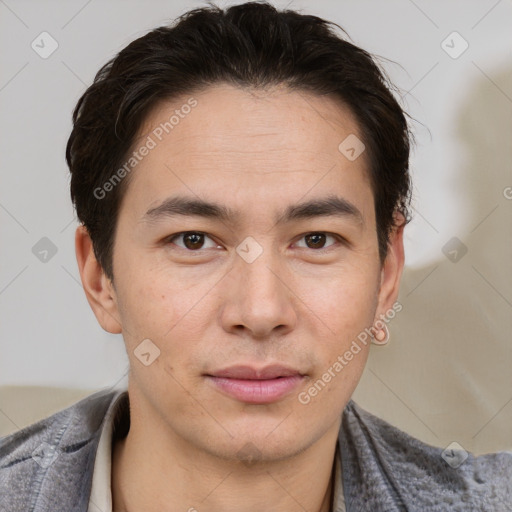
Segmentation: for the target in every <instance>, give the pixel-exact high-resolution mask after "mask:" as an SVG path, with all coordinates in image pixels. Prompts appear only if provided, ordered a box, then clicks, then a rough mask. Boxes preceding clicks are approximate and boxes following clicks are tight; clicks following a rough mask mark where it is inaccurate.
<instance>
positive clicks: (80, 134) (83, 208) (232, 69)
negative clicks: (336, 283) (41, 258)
mask: <svg viewBox="0 0 512 512" xmlns="http://www.w3.org/2000/svg"><path fill="white" fill-rule="evenodd" d="M337 29H340V30H341V32H342V33H343V34H345V35H346V32H345V31H344V30H343V29H342V28H341V27H340V26H339V25H337V24H336V23H333V22H329V21H326V20H323V19H321V18H319V17H316V16H312V15H304V14H299V13H298V12H296V11H292V10H283V11H279V10H277V9H276V8H275V7H273V6H272V5H270V4H268V3H267V2H247V3H243V4H240V5H234V6H231V7H229V8H227V9H225V10H223V9H221V8H219V7H217V6H215V5H211V4H210V5H208V6H207V7H202V8H198V9H194V10H191V11H189V12H187V13H185V14H183V15H182V16H180V17H179V18H178V19H177V20H175V22H174V23H172V24H171V25H168V26H162V27H159V28H156V29H154V30H152V31H150V32H149V33H147V34H146V35H144V36H143V37H140V38H139V39H136V40H135V41H133V42H131V43H130V44H129V45H128V46H126V47H125V48H124V49H123V50H122V51H120V52H119V53H118V55H116V56H115V57H114V58H113V59H111V60H110V61H108V62H107V63H106V64H105V65H104V66H103V67H102V68H101V69H100V70H99V71H98V73H97V75H96V77H95V79H94V82H93V84H92V85H91V86H90V87H89V88H88V89H87V90H86V91H85V93H84V94H83V95H82V97H81V98H80V99H79V101H78V103H77V105H76V108H75V110H74V112H73V130H72V132H71V135H70V137H69V140H68V143H67V146H66V161H67V163H68V166H69V169H70V172H71V199H72V201H73V204H74V205H75V208H76V212H77V216H78V219H79V221H80V222H81V223H82V224H83V225H84V226H85V227H86V228H87V230H88V232H89V235H90V237H91V239H92V242H93V247H94V252H95V255H96V258H97V260H98V261H99V263H100V265H101V266H102V268H103V270H104V272H105V274H106V275H107V276H108V277H109V278H110V279H111V280H112V281H113V278H114V274H113V266H112V265H113V262H112V256H113V245H114V237H115V233H116V224H117V217H118V212H119V208H120V205H121V201H122V198H123V197H124V194H125V192H126V187H127V186H128V183H129V179H126V178H125V179H123V180H121V181H120V183H119V184H118V185H117V186H115V187H112V190H111V191H109V193H108V194H105V196H104V197H102V196H100V197H98V193H97V192H95V191H97V190H98V189H100V188H101V187H102V186H103V185H104V184H105V183H106V182H108V180H109V179H110V178H111V177H112V176H113V174H114V173H115V171H116V170H117V169H119V167H120V166H121V165H123V162H125V160H126V158H127V156H128V155H129V154H130V151H131V149H132V146H133V144H134V141H135V137H136V136H137V133H138V131H139V130H140V128H141V125H142V124H143V122H144V120H145V119H146V117H147V116H148V114H149V112H150V110H151V109H152V108H153V107H155V105H157V104H158V103H159V102H160V101H162V100H172V99H174V98H176V97H178V96H181V95H183V94H190V93H192V92H193V91H198V90H203V89H205V88H207V87H208V86H211V85H214V84H218V83H221V82H224V83H226V82H227V83H230V84H233V85H236V86H239V87H242V88H244V87H245V88H249V87H251V88H253V87H260V88H264V87H266V86H272V85H280V84H284V85H286V86H288V87H289V88H290V89H292V90H298V91H304V92H310V93H313V94H316V95H331V96H333V97H335V98H337V99H339V100H340V101H341V102H342V103H343V104H344V105H346V106H348V107H349V108H350V110H351V112H352V113H353V114H354V115H355V117H356V119H357V121H358V124H359V127H360V131H361V136H362V139H363V143H364V144H365V146H366V152H367V153H366V156H367V158H368V161H369V163H370V165H369V167H370V168H369V169H368V172H369V177H370V182H371V186H372V191H373V195H374V205H375V215H376V223H377V237H378V245H379V257H380V261H381V263H382V262H383V261H384V259H385V257H386V254H387V248H388V241H389V234H390V232H391V230H392V229H393V228H394V227H395V226H396V219H395V217H394V214H395V211H399V212H400V213H402V215H403V216H404V217H405V222H406V223H407V222H409V221H410V212H409V205H410V199H411V181H410V175H409V151H410V142H411V141H412V135H411V132H410V130H409V127H408V123H407V120H406V115H407V114H406V113H405V112H404V111H403V110H402V108H401V107H400V105H399V103H398V102H397V100H396V99H395V97H394V95H393V92H396V91H397V89H396V87H394V86H393V84H392V83H391V82H390V80H389V78H388V77H387V75H386V73H385V72H384V71H383V70H382V69H381V67H380V66H379V64H378V63H377V61H376V59H375V57H373V56H372V55H370V54H369V53H368V52H366V51H365V50H363V49H361V48H359V47H357V46H355V45H354V44H352V43H350V42H348V41H347V40H346V39H345V38H343V37H341V36H340V35H338V34H337ZM128 178H129V176H128Z"/></svg>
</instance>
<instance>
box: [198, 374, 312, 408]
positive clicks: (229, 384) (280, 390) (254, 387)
mask: <svg viewBox="0 0 512 512" xmlns="http://www.w3.org/2000/svg"><path fill="white" fill-rule="evenodd" d="M205 377H206V378H207V379H208V380H209V381H210V382H211V383H212V384H213V385H214V386H215V388H216V389H218V390H219V391H221V392H222V393H224V394H226V395H228V396H230V397H231V398H235V399H236V400H238V401H240V402H244V403H249V404H269V403H272V402H277V401H278V400H280V399H282V398H284V397H285V396H286V395H288V394H290V393H291V392H292V391H293V390H294V389H295V388H296V387H298V386H299V384H300V383H301V382H302V381H303V379H304V375H303V374H302V373H301V372H300V371H299V370H296V369H294V368H290V367H287V366H282V365H272V366H266V367H264V368H255V367H252V366H231V367H229V368H225V369H222V370H218V371H214V372H212V373H209V374H205Z"/></svg>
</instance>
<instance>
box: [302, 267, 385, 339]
mask: <svg viewBox="0 0 512 512" xmlns="http://www.w3.org/2000/svg"><path fill="white" fill-rule="evenodd" d="M376 282H377V277H376V275H375V271H374V270H373V269H372V268H368V269H365V270H363V269H360V270H359V271H355V270H350V271H348V270H347V269H343V270H340V271H339V272H336V271H334V272H333V271H331V272H330V275H329V276H324V277H322V276H320V277H317V278H315V279H305V280H304V282H303V285H304V287H303V293H302V295H301V296H303V297H305V300H304V302H305V303H306V305H307V306H308V308H309V309H310V310H311V311H312V312H313V313H314V314H315V315H316V316H317V317H318V318H320V319H321V320H322V321H323V324H324V326H325V327H326V328H328V330H327V331H326V332H327V333H329V334H330V336H331V337H334V338H336V339H337V340H338V341H339V342H342V341H343V340H345V341H346V340H347V339H348V338H349V337H351V336H356V335H357V334H358V333H359V332H360V331H361V330H364V328H365V327H369V326H370V325H371V324H372V322H373V315H374V313H375V308H376V305H377V286H376Z"/></svg>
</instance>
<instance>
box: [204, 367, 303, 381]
mask: <svg viewBox="0 0 512 512" xmlns="http://www.w3.org/2000/svg"><path fill="white" fill-rule="evenodd" d="M209 375H211V376H213V377H225V378H227V379H245V380H267V379H277V378H278V377H290V376H291V375H300V372H299V371H298V370H295V369H293V368H290V367H287V366H282V365H277V364H276V365H271V366H266V367H264V368H259V369H257V368H253V367H252V366H231V367H229V368H225V369H224V370H218V371H215V372H213V373H211V374H209Z"/></svg>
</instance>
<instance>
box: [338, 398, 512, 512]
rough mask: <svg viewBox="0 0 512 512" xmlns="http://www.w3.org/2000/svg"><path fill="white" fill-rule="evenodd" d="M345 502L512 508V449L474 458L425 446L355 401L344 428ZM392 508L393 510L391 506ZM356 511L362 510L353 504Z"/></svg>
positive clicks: (347, 411) (455, 508)
mask: <svg viewBox="0 0 512 512" xmlns="http://www.w3.org/2000/svg"><path fill="white" fill-rule="evenodd" d="M339 442H340V449H341V456H342V468H343V479H344V486H345V488H346V491H345V494H346V500H347V502H348V503H349V502H350V501H351V500H352V501H353V502H354V504H356V503H359V502H361V496H364V497H365V501H364V502H365V506H366V507H368V506H369V505H372V504H373V507H374V508H372V506H369V508H366V510H376V511H377V510H431V511H443V510H446V511H448V510H451V511H470V510H471V511H473V510H475V511H476V510H482V511H483V510H496V511H500V510H503V511H505V510H510V505H511V503H512V497H511V496H512V479H511V477H510V475H511V474H512V452H500V453H493V454H487V455H480V456H478V457H477V456H474V455H472V454H471V453H468V452H465V451H451V452H450V451H445V448H440V447H436V446H432V445H429V444H426V443H424V442H422V441H420V440H419V439H416V438H414V437H412V436H410V435H409V434H407V433H406V432H403V431H402V430H400V429H398V428H396V427H394V426H393V425H391V424H389V423H388V422H386V421H384V420H382V419H380V418H378V417H376V416H374V415H372V414H370V413H369V412H367V411H365V410H364V409H362V408H361V407H359V406H358V405H357V404H356V403H355V402H353V401H352V400H351V401H350V402H349V403H348V404H347V406H346V408H345V410H344V412H343V417H342V427H341V429H340V439H339ZM386 507H389V508H386ZM353 509H354V510H363V508H360V509H359V508H357V506H353Z"/></svg>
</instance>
